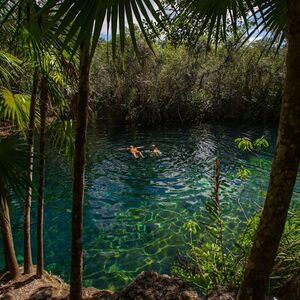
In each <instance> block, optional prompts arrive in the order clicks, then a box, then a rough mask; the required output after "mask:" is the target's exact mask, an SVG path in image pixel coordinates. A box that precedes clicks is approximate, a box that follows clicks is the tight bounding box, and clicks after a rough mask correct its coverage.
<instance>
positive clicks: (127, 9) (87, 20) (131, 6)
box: [41, 0, 163, 54]
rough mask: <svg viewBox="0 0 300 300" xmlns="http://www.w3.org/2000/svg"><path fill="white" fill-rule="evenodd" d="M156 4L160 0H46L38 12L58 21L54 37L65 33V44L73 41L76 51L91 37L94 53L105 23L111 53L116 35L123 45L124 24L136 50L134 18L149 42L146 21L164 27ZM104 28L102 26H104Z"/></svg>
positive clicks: (150, 24)
mask: <svg viewBox="0 0 300 300" xmlns="http://www.w3.org/2000/svg"><path fill="white" fill-rule="evenodd" d="M155 5H156V6H157V7H160V8H162V5H161V3H160V1H159V0H153V1H149V0H110V1H109V0H103V1H98V0H90V1H85V0H78V1H74V0H65V1H63V2H61V1H58V0H49V1H47V3H46V4H45V6H44V7H43V8H42V10H41V13H45V11H47V14H48V15H53V20H52V24H53V25H54V24H59V25H58V28H57V31H56V33H55V37H57V36H59V35H61V34H64V35H65V40H64V47H66V46H67V45H68V44H69V43H70V42H71V41H73V43H74V44H73V53H75V52H76V51H77V50H78V49H79V47H80V45H81V44H82V43H83V41H85V40H92V47H91V53H92V54H93V52H94V50H95V48H96V45H97V43H98V41H99V38H100V33H101V30H102V28H103V26H104V24H105V23H107V27H108V29H110V31H111V32H110V33H111V39H112V47H113V53H115V49H116V45H117V40H118V37H119V42H120V47H121V49H124V47H125V37H126V34H125V27H126V24H128V27H129V28H130V36H131V40H132V41H133V45H134V48H135V50H136V51H138V49H137V47H136V43H135V31H134V26H133V24H134V19H135V20H136V21H137V23H138V25H139V27H140V29H141V31H142V33H143V35H144V37H145V38H146V41H147V43H148V45H149V46H150V47H151V43H150V40H149V39H148V38H147V32H146V27H145V24H148V25H149V26H152V22H151V19H154V20H156V22H159V23H160V24H161V26H163V24H162V21H161V18H160V14H159V13H158V12H157V11H156V9H155ZM103 29H104V28H103Z"/></svg>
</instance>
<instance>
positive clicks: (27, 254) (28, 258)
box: [24, 68, 39, 274]
mask: <svg viewBox="0 0 300 300" xmlns="http://www.w3.org/2000/svg"><path fill="white" fill-rule="evenodd" d="M38 84H39V74H38V68H35V71H34V75H33V87H32V93H31V102H30V116H29V127H28V138H27V139H28V149H27V180H28V184H27V191H26V198H25V202H24V273H25V274H29V273H31V272H32V254H31V235H30V210H31V202H32V176H33V156H34V127H35V109H36V98H37V90H38Z"/></svg>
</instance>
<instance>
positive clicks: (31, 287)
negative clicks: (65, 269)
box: [0, 272, 113, 300]
mask: <svg viewBox="0 0 300 300" xmlns="http://www.w3.org/2000/svg"><path fill="white" fill-rule="evenodd" d="M112 295H113V293H112V292H111V291H101V290H97V289H95V288H85V289H84V290H83V299H84V300H93V299H95V300H96V299H103V300H107V299H112ZM68 296H69V285H68V284H66V283H65V282H64V281H62V280H61V279H60V278H59V277H57V276H54V275H50V274H49V273H47V272H44V276H43V278H42V279H38V278H37V277H36V275H35V272H33V273H32V274H28V275H24V274H23V275H22V276H21V277H20V278H18V280H16V281H13V280H8V279H7V274H3V275H2V276H1V278H0V299H1V300H4V299H5V300H25V299H26V300H27V299H31V300H42V299H43V300H48V299H49V300H50V299H55V300H63V299H68Z"/></svg>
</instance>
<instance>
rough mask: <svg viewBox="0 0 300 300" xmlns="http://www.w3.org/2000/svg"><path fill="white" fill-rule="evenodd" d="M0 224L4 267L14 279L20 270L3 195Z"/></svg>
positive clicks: (7, 208)
mask: <svg viewBox="0 0 300 300" xmlns="http://www.w3.org/2000/svg"><path fill="white" fill-rule="evenodd" d="M0 222H1V231H2V239H3V252H4V257H5V265H6V268H7V269H8V271H9V273H10V277H11V278H12V279H16V278H18V277H19V275H20V270H19V266H18V262H17V258H16V253H15V247H14V241H13V235H12V231H11V222H10V214H9V207H8V203H7V197H6V195H5V193H2V195H1V207H0Z"/></svg>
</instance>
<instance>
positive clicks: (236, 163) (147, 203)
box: [12, 124, 300, 289]
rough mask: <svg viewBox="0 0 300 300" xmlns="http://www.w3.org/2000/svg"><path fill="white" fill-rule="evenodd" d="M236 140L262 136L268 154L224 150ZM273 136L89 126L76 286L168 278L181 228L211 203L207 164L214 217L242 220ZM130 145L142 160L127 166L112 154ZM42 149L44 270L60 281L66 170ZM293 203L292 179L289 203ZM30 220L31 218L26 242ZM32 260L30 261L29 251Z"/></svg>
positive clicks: (17, 213) (65, 265)
mask: <svg viewBox="0 0 300 300" xmlns="http://www.w3.org/2000/svg"><path fill="white" fill-rule="evenodd" d="M241 136H247V137H249V138H252V139H255V138H258V137H261V136H265V137H266V138H267V139H268V140H269V141H270V144H271V145H270V148H268V149H263V150H262V151H260V152H259V154H255V153H249V152H242V151H241V150H238V149H237V148H236V147H235V143H234V139H235V138H236V137H241ZM275 136H276V135H275V130H274V129H266V128H257V129H253V127H252V129H251V130H248V129H247V128H238V127H237V126H232V125H226V126H220V125H208V124H205V125H199V126H196V127H191V128H176V129H174V128H172V129H167V128H160V129H151V130H143V129H126V128H123V129H122V130H120V128H118V129H116V130H114V129H112V128H105V127H103V126H101V125H95V126H92V127H91V128H90V129H89V134H88V155H87V170H86V195H85V210H84V213H85V216H84V217H85V219H84V220H85V223H84V249H85V250H84V261H85V264H84V284H85V285H92V286H95V287H98V288H111V289H120V288H122V287H124V286H125V285H126V284H127V283H128V282H129V281H130V280H131V279H132V278H133V277H135V276H136V275H137V274H138V273H140V272H141V271H145V270H155V271H158V272H162V273H170V269H171V267H172V264H173V263H174V261H175V260H176V256H177V255H178V253H179V252H183V253H184V251H185V250H186V247H187V241H188V236H187V234H186V231H185V229H184V228H183V224H184V223H185V222H187V221H188V220H191V219H193V218H194V215H195V213H197V212H198V211H199V210H200V209H201V208H203V202H204V201H205V200H206V199H207V198H208V197H210V195H211V192H212V184H213V181H212V177H213V172H214V171H213V165H214V161H215V159H216V158H219V159H220V161H221V180H222V184H221V201H222V203H223V205H224V213H225V214H227V216H228V219H231V220H232V224H233V226H234V224H236V223H237V222H236V220H237V218H240V219H243V218H245V217H246V216H245V215H247V214H248V215H250V214H251V212H253V211H254V210H256V209H257V207H258V206H259V205H260V204H261V203H262V201H263V197H262V195H263V194H264V192H265V191H266V187H267V184H268V175H269V171H270V168H271V159H272V153H273V150H274V144H275ZM152 143H155V144H157V145H158V146H159V148H160V149H161V151H162V153H163V155H162V156H161V157H158V158H151V157H149V153H148V152H147V149H149V146H150V145H151V144H152ZM130 144H133V145H138V146H145V151H144V155H145V158H144V159H134V158H132V157H131V156H130V155H129V153H127V152H126V151H120V150H119V148H122V147H127V146H128V145H130ZM48 149H49V150H48V155H47V161H46V194H45V224H46V226H45V229H44V242H45V256H46V257H45V259H46V269H47V270H48V271H50V272H53V273H54V274H57V275H60V276H61V277H63V278H64V279H66V280H67V281H68V278H69V270H70V244H71V241H70V237H71V198H72V178H71V167H70V163H69V162H68V161H67V160H66V159H65V158H63V157H62V156H61V155H58V153H57V152H56V150H54V149H53V148H52V149H51V148H48ZM241 165H244V166H245V167H247V168H249V169H250V170H251V175H250V176H249V179H248V181H247V182H246V183H243V182H242V181H241V180H240V179H238V178H237V171H238V169H239V167H240V166H241ZM35 176H36V174H35ZM36 177H37V176H36ZM299 198H300V181H299V178H298V182H297V184H296V187H295V192H294V201H295V200H297V201H299ZM35 199H36V197H35ZM12 206H13V207H12V212H13V216H12V218H13V223H14V224H13V226H14V228H13V232H14V240H15V243H16V251H17V254H18V260H19V262H20V263H22V260H23V257H22V256H21V254H22V245H23V238H22V235H23V234H22V217H23V214H22V204H21V201H20V200H16V199H15V200H14V201H13V203H12ZM33 206H34V207H35V203H33ZM35 218H36V217H35V209H33V223H32V230H33V234H35ZM33 251H34V253H33V255H34V257H35V251H36V245H33ZM50 262H55V263H50Z"/></svg>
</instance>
